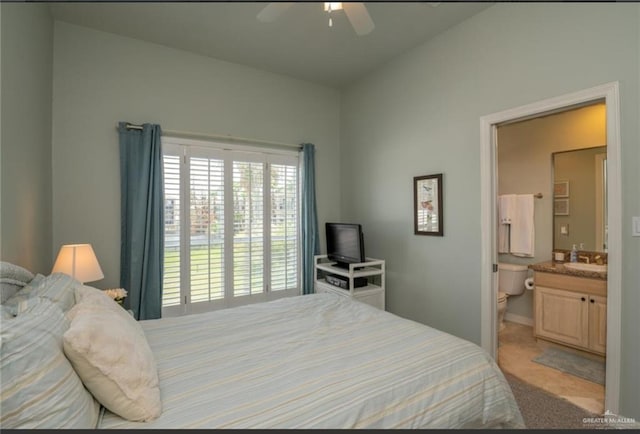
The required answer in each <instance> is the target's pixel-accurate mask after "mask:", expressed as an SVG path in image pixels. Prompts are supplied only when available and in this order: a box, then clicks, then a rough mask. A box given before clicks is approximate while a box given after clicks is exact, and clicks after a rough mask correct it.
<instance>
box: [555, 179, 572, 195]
mask: <svg viewBox="0 0 640 434" xmlns="http://www.w3.org/2000/svg"><path fill="white" fill-rule="evenodd" d="M553 197H569V181H556V182H554V183H553Z"/></svg>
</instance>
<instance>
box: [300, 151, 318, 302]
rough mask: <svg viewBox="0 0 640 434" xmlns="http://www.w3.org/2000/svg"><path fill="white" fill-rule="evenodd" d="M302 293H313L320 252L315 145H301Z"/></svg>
mask: <svg viewBox="0 0 640 434" xmlns="http://www.w3.org/2000/svg"><path fill="white" fill-rule="evenodd" d="M301 153H302V165H301V166H302V167H301V168H302V170H301V180H302V207H301V222H300V223H301V229H302V231H301V232H302V293H303V294H313V292H314V290H313V280H314V278H313V273H314V270H313V257H314V255H318V254H320V240H319V235H318V212H317V210H316V180H315V178H316V169H315V146H314V145H313V144H311V143H304V144H303V145H302V151H301Z"/></svg>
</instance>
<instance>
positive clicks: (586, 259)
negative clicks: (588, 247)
mask: <svg viewBox="0 0 640 434" xmlns="http://www.w3.org/2000/svg"><path fill="white" fill-rule="evenodd" d="M580 259H584V262H585V264H588V263H589V256H586V255H579V256H578V260H580Z"/></svg>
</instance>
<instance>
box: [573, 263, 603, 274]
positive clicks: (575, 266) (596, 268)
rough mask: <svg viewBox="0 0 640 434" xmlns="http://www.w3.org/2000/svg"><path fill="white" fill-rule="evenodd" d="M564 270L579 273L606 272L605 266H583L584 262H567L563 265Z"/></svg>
mask: <svg viewBox="0 0 640 434" xmlns="http://www.w3.org/2000/svg"><path fill="white" fill-rule="evenodd" d="M564 266H565V268H569V269H570V270H579V271H597V272H600V273H601V272H603V271H607V266H606V265H598V264H585V263H584V262H567V263H566V264H564Z"/></svg>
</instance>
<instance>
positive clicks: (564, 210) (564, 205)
mask: <svg viewBox="0 0 640 434" xmlns="http://www.w3.org/2000/svg"><path fill="white" fill-rule="evenodd" d="M553 214H554V215H569V199H555V200H554V201H553Z"/></svg>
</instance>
